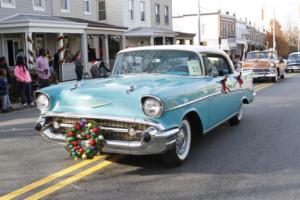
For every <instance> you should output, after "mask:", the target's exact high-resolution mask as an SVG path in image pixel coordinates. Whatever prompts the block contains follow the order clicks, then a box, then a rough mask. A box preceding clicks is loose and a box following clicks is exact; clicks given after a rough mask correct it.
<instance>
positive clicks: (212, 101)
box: [202, 54, 236, 128]
mask: <svg viewBox="0 0 300 200" xmlns="http://www.w3.org/2000/svg"><path fill="white" fill-rule="evenodd" d="M202 57H203V61H204V64H205V71H206V75H208V76H210V77H213V78H212V83H213V87H212V91H211V92H210V94H211V96H210V97H209V127H210V128H211V127H214V126H216V125H218V124H219V123H220V122H222V121H224V120H225V119H227V118H228V117H230V116H231V115H232V114H233V113H234V112H235V106H234V104H236V102H235V101H234V95H233V93H232V92H230V89H233V85H234V84H235V82H236V79H235V78H234V75H233V73H232V68H231V67H230V64H229V63H228V61H227V58H226V57H224V56H223V55H219V54H206V55H204V54H202ZM225 77H227V81H226V86H227V87H228V88H229V90H228V91H224V89H223V84H222V81H223V80H224V79H225Z"/></svg>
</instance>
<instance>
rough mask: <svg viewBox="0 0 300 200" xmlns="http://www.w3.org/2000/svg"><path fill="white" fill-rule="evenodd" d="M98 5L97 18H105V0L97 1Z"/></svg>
mask: <svg viewBox="0 0 300 200" xmlns="http://www.w3.org/2000/svg"><path fill="white" fill-rule="evenodd" d="M98 7H99V20H100V21H102V20H106V9H105V0H101V1H99V2H98Z"/></svg>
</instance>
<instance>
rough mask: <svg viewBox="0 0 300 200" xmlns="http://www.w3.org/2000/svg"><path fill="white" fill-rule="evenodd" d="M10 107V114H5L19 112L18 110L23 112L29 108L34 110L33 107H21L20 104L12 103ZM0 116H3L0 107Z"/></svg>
mask: <svg viewBox="0 0 300 200" xmlns="http://www.w3.org/2000/svg"><path fill="white" fill-rule="evenodd" d="M0 103H1V102H0ZM11 106H12V108H13V110H12V111H10V112H7V113H11V112H14V111H19V110H25V109H29V108H35V106H23V105H22V104H21V103H12V104H11ZM0 114H5V113H3V112H2V110H1V107H0Z"/></svg>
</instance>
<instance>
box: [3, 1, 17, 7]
mask: <svg viewBox="0 0 300 200" xmlns="http://www.w3.org/2000/svg"><path fill="white" fill-rule="evenodd" d="M0 4H1V8H15V7H16V3H15V0H1V1H0Z"/></svg>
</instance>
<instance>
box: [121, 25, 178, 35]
mask: <svg viewBox="0 0 300 200" xmlns="http://www.w3.org/2000/svg"><path fill="white" fill-rule="evenodd" d="M177 35H178V33H176V32H174V31H171V30H167V29H159V28H149V27H137V28H134V29H131V30H129V31H126V32H125V36H127V37H152V36H153V37H163V36H164V37H175V36H177Z"/></svg>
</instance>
